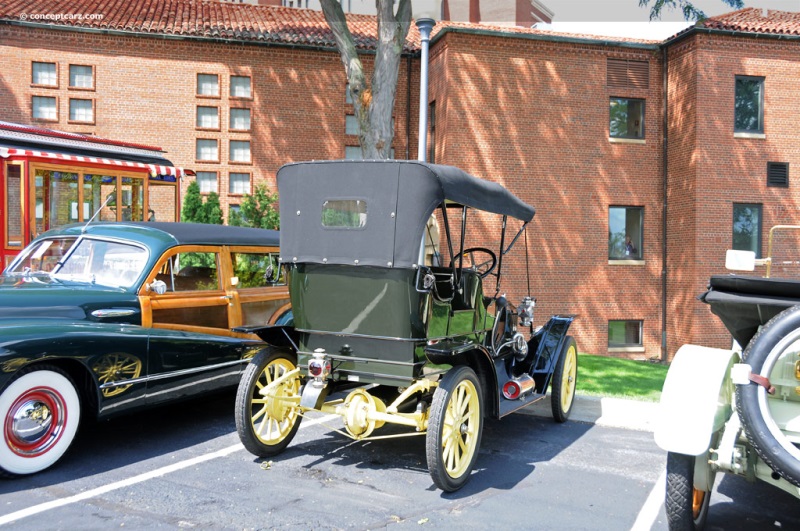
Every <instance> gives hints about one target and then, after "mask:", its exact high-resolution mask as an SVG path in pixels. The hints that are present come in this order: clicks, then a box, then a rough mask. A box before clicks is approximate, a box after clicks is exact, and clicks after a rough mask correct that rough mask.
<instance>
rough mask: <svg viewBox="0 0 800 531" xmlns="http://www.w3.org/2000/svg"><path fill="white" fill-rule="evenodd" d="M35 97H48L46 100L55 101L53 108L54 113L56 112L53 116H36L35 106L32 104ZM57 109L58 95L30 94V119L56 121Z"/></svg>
mask: <svg viewBox="0 0 800 531" xmlns="http://www.w3.org/2000/svg"><path fill="white" fill-rule="evenodd" d="M37 98H41V99H48V100H53V101H55V110H56V111H55V114H56V115H55V118H42V117H39V116H36V106H35V105H34V102H35V101H36V99H37ZM58 109H59V101H58V96H42V95H41V94H32V95H31V119H32V120H36V121H37V122H48V123H58V115H59V112H58Z"/></svg>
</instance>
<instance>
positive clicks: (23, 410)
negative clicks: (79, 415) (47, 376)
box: [5, 389, 65, 457]
mask: <svg viewBox="0 0 800 531" xmlns="http://www.w3.org/2000/svg"><path fill="white" fill-rule="evenodd" d="M64 413H65V411H64V408H63V400H62V399H61V396H60V395H59V394H58V393H56V392H55V391H53V390H50V389H39V390H34V391H30V392H28V393H26V394H24V395H23V396H21V397H20V398H18V399H17V401H16V402H15V403H14V405H13V406H12V408H11V409H10V410H9V412H8V416H7V417H6V425H5V435H6V441H7V443H8V446H9V447H10V449H11V450H12V451H13V452H14V453H15V454H17V455H20V456H22V457H35V456H37V455H41V454H43V453H45V452H47V451H48V450H49V449H50V448H51V447H52V446H53V445H54V444H55V443H56V442H57V441H58V439H59V437H61V433H62V432H63V429H64V420H65V415H64Z"/></svg>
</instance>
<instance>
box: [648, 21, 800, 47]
mask: <svg viewBox="0 0 800 531" xmlns="http://www.w3.org/2000/svg"><path fill="white" fill-rule="evenodd" d="M700 33H702V34H705V35H725V36H728V37H751V38H755V39H775V40H784V41H800V35H786V34H785V33H759V32H753V31H741V30H729V29H719V28H701V27H697V26H693V27H690V28H687V29H686V30H684V31H682V32H681V33H678V34H676V35H674V36H672V37H670V38H669V39H667V40H665V41H664V42H663V43H661V47H662V48H666V47H668V46H670V45H672V44H675V43H677V42H680V41H682V40H683V39H686V38H688V37H690V36H692V35H697V34H700Z"/></svg>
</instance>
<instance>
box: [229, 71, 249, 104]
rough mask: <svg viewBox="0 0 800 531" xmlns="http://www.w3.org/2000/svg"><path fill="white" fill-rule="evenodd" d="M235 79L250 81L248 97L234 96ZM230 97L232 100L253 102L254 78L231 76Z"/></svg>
mask: <svg viewBox="0 0 800 531" xmlns="http://www.w3.org/2000/svg"><path fill="white" fill-rule="evenodd" d="M234 78H242V79H249V80H250V83H249V84H248V89H249V94H248V95H247V96H236V95H234V94H233V79H234ZM228 97H229V98H230V99H232V100H252V99H253V76H240V75H237V74H231V76H230V78H229V79H228Z"/></svg>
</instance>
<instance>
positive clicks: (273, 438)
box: [236, 349, 302, 457]
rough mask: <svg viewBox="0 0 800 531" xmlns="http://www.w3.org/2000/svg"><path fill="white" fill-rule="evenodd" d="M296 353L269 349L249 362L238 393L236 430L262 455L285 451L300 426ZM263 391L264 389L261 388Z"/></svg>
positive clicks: (253, 452) (242, 438) (256, 452)
mask: <svg viewBox="0 0 800 531" xmlns="http://www.w3.org/2000/svg"><path fill="white" fill-rule="evenodd" d="M296 368H297V361H296V358H295V356H294V354H292V353H290V352H282V351H277V350H274V349H267V350H265V351H262V352H260V353H259V354H257V355H256V356H255V357H254V358H253V359H252V361H251V362H250V363H249V364H248V365H247V369H245V372H244V375H243V376H242V381H241V382H240V383H239V390H238V391H237V393H236V431H237V432H238V433H239V438H240V439H241V441H242V444H243V445H244V447H245V448H247V450H248V451H249V452H250V453H252V454H255V455H257V456H259V457H269V456H272V455H276V454H278V453H280V452H282V451H283V450H284V449H285V448H286V447H287V446H288V445H289V443H290V442H291V441H292V439H293V438H294V436H295V434H296V433H297V429H298V428H299V427H300V420H301V418H302V417H300V409H299V407H298V405H299V403H300V375H299V373H295V374H294V375H292V376H289V377H288V378H287V377H286V376H287V375H288V374H289V373H291V372H292V371H293V370H294V369H296ZM262 391H263V392H262Z"/></svg>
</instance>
